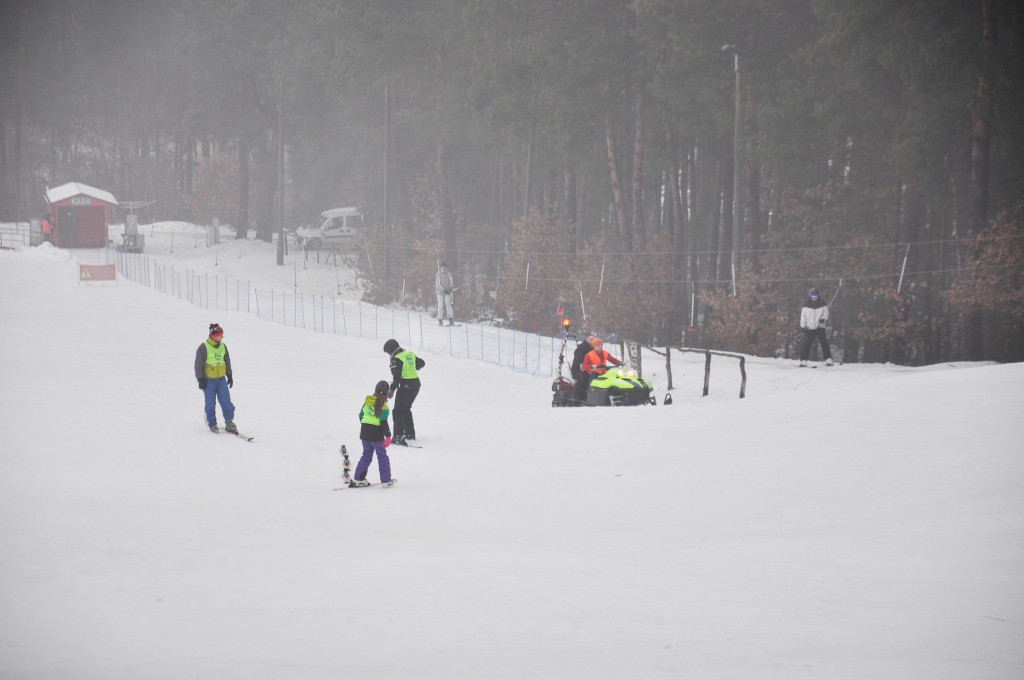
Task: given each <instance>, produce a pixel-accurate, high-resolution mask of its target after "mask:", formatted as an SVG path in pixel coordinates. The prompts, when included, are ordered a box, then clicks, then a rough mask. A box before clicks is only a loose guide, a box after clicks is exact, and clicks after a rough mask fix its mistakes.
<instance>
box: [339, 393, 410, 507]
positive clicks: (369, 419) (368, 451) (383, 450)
mask: <svg viewBox="0 0 1024 680" xmlns="http://www.w3.org/2000/svg"><path fill="white" fill-rule="evenodd" d="M389 389H390V388H389V386H388V383H387V382H386V381H384V380H381V381H380V382H378V383H377V386H376V387H375V388H374V389H373V394H371V395H369V396H367V397H366V399H364V400H363V407H362V408H361V409H360V410H359V422H360V426H359V439H361V440H362V442H363V457H362V458H360V459H359V463H358V464H357V465H356V476H355V478H354V479H353V480H352V482H350V483H349V486H351V487H360V486H370V483H369V482H368V481H366V473H367V472H369V470H370V462H371V461H373V454H374V453H376V454H377V469H378V470H379V471H380V485H381V486H394V485H395V482H397V481H398V480H397V479H395V478H394V477H392V476H391V459H390V458H388V446H390V445H391V428H390V427H388V391H389Z"/></svg>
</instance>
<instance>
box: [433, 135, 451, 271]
mask: <svg viewBox="0 0 1024 680" xmlns="http://www.w3.org/2000/svg"><path fill="white" fill-rule="evenodd" d="M437 183H438V186H437V193H438V203H439V204H440V205H439V206H438V208H439V209H440V211H441V214H440V218H441V236H442V238H443V239H444V249H445V251H446V252H447V256H446V257H448V258H453V257H454V256H455V251H456V240H455V219H454V217H453V215H452V196H451V188H450V187H449V186H448V141H447V140H446V139H445V138H444V136H442V137H441V138H440V139H439V140H438V142H437Z"/></svg>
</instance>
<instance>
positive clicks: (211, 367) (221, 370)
mask: <svg viewBox="0 0 1024 680" xmlns="http://www.w3.org/2000/svg"><path fill="white" fill-rule="evenodd" d="M205 344H206V377H207V378H210V379H211V380H212V379H215V378H223V377H224V376H226V375H227V374H228V365H227V364H226V363H225V362H224V357H225V356H226V355H227V353H228V347H227V345H225V344H224V343H223V342H222V343H220V344H219V345H214V344H213V343H212V342H210V340H209V339H207V340H206V343H205Z"/></svg>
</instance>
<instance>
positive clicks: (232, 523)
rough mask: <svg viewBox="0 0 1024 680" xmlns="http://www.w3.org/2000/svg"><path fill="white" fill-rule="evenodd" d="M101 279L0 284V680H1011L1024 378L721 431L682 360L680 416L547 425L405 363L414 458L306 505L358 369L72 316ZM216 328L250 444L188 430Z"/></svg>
mask: <svg viewBox="0 0 1024 680" xmlns="http://www.w3.org/2000/svg"><path fill="white" fill-rule="evenodd" d="M158 226H161V225H158ZM144 229H145V233H146V234H147V252H150V253H151V254H153V256H154V257H159V258H163V259H168V260H172V259H173V260H176V261H179V262H180V260H182V259H188V260H189V266H192V267H196V268H198V269H204V268H205V269H206V270H207V271H209V272H210V273H211V275H212V274H213V273H214V272H215V271H216V272H219V273H220V274H221V275H222V276H223V275H226V274H225V272H224V270H223V269H221V268H227V267H233V268H234V269H233V270H232V272H231V274H230V275H231V276H235V277H253V278H254V279H255V280H260V279H259V277H260V274H261V272H263V271H267V272H268V276H272V275H273V272H274V270H273V268H272V267H267V266H266V263H267V262H273V259H272V252H273V251H272V248H273V246H272V245H270V244H258V245H257V244H254V243H252V242H249V241H243V242H239V243H235V242H232V243H230V244H227V246H228V247H235V246H240V247H243V248H247V249H249V251H250V252H251V253H253V255H252V256H251V257H250V256H246V257H244V258H241V259H239V258H237V257H236V258H231V257H225V252H224V250H223V249H224V248H225V246H223V245H222V247H221V248H222V249H221V251H220V253H219V255H218V254H217V253H216V252H215V251H216V249H215V248H209V249H208V248H205V247H204V246H202V245H201V244H202V241H200V242H199V243H200V245H198V246H194V247H193V244H192V243H191V241H188V240H187V239H185V240H182V241H180V242H179V243H176V244H175V246H174V251H175V252H174V253H173V254H172V253H170V252H166V251H164V252H160V249H161V248H163V246H161V245H158V243H157V242H159V241H160V239H158V238H155V237H154V238H153V239H150V238H148V235H149V234H150V233H151V229H150V227H149V226H148V225H146V226H145V227H144ZM158 231H159V229H156V228H154V229H152V232H153V233H156V232H158ZM186 242H187V243H188V245H189V248H187V249H186V248H185V243H186ZM151 247H152V249H151ZM260 248H264V250H262V251H260V250H259V249H260ZM257 255H258V257H257ZM102 258H103V255H101V254H100V253H97V252H96V251H71V252H67V251H60V250H56V249H53V248H52V247H50V246H49V245H48V244H47V245H43V246H41V247H38V248H31V249H29V248H24V249H21V250H19V251H16V252H9V251H3V252H0V291H2V294H0V319H2V324H3V325H2V329H3V330H2V332H0V337H2V339H3V351H2V352H0V385H2V389H0V432H2V435H0V556H2V559H0V649H2V650H3V651H2V652H0V677H4V678H8V677H9V678H19V679H20V678H28V679H43V678H47V679H49V678H75V679H76V680H78V679H93V678H95V679H100V678H103V679H109V678H133V679H164V678H166V679H178V678H229V679H233V678H239V679H241V678H245V679H247V680H253V679H263V678H265V679H268V680H269V679H278V678H289V679H293V678H295V679H302V680H306V679H320V678H324V679H326V678H338V677H352V678H417V679H420V678H439V679H440V678H587V679H594V678H598V679H602V678H608V679H611V678H677V677H692V678H701V679H733V678H735V679H737V680H738V679H749V678H770V679H776V678H777V679H779V680H791V679H800V678H808V679H815V680H818V679H822V678H828V679H830V680H843V679H850V680H853V679H857V680H860V679H863V678H892V679H894V680H895V679H899V680H907V679H916V678H920V679H922V680H923V679H927V680H941V679H944V678H949V679H952V678H957V679H960V678H972V679H987V680H995V679H1006V680H1011V679H1016V678H1020V677H1024V541H1022V538H1024V512H1022V510H1024V458H1022V456H1021V453H1022V451H1024V446H1022V443H1024V427H1022V425H1021V420H1020V413H1021V406H1022V392H1021V388H1020V386H1021V384H1022V381H1024V365H1020V364H1015V365H988V364H946V365H941V366H930V367H925V368H916V369H913V368H906V367H897V366H883V365H853V364H847V365H844V366H836V367H834V368H821V369H819V370H809V369H798V368H796V367H795V366H794V364H793V362H789V361H780V360H773V359H764V358H757V357H749V358H748V360H747V373H748V384H747V398H745V399H742V400H741V399H739V398H738V384H739V376H738V371H737V370H736V369H735V367H734V366H732V365H730V364H729V363H728V360H726V359H722V358H718V357H716V358H715V360H714V365H713V366H714V367H713V374H712V384H711V388H712V389H711V394H710V395H709V396H708V397H701V396H700V390H701V387H702V384H703V374H702V366H703V358H702V357H699V356H697V357H686V356H680V357H678V358H677V359H676V363H675V364H674V366H673V372H674V382H675V386H676V389H675V390H674V391H673V396H674V399H675V404H674V405H672V406H668V407H665V406H656V407H636V408H621V409H612V408H605V409H583V408H581V409H553V408H551V407H550V400H551V392H550V378H541V377H534V376H531V375H528V374H524V373H520V372H515V371H511V370H508V369H507V368H503V367H501V366H497V365H493V364H489V363H485V362H481V361H474V360H468V359H459V358H454V357H450V356H447V355H444V354H434V353H431V352H430V351H429V350H428V351H427V352H425V353H424V358H425V360H426V362H427V365H426V367H425V368H424V370H423V371H422V378H423V390H422V392H421V394H420V397H419V399H418V401H417V402H416V405H415V407H414V414H415V416H416V422H417V433H418V434H419V435H420V439H421V441H420V443H421V444H423V447H424V448H422V449H413V450H410V449H400V448H399V447H397V446H392V447H391V458H392V467H393V470H394V474H395V476H396V477H397V478H398V479H399V480H400V481H399V484H398V486H397V487H396V488H394V489H380V488H371V489H365V490H352V489H346V490H343V491H332V489H333V488H335V487H338V486H340V481H341V461H340V456H339V454H338V448H339V445H340V444H342V443H345V444H347V446H348V448H349V451H350V452H353V453H355V452H357V451H358V449H359V442H358V431H359V426H358V422H357V418H356V414H357V411H358V409H359V405H360V404H361V402H362V399H363V397H364V395H365V394H367V393H368V392H369V391H370V390H372V387H373V385H374V384H375V383H376V381H377V380H380V379H382V378H386V377H387V370H386V367H387V357H386V356H385V355H384V354H383V352H382V351H381V344H382V343H381V341H380V340H378V339H371V338H366V339H362V338H357V337H347V336H335V335H330V334H323V333H313V332H309V331H306V330H303V329H301V328H291V327H288V326H284V325H281V324H276V323H269V322H266V321H261V320H260V319H258V318H256V317H255V316H253V315H250V314H245V313H241V312H224V311H219V312H217V313H216V314H217V316H216V318H212V317H211V314H212V313H211V312H210V311H208V310H205V309H202V308H199V307H195V306H192V305H190V304H188V303H187V302H184V301H181V300H178V299H176V298H174V297H171V296H168V295H164V294H161V293H158V292H155V291H154V290H152V289H150V288H147V287H144V286H140V285H136V284H133V283H131V282H127V281H121V282H120V283H118V284H116V285H114V284H94V285H78V282H77V264H78V262H79V261H81V262H84V263H87V264H94V263H96V262H97V261H100V260H102ZM215 262H216V264H215ZM289 264H293V263H291V262H289V263H286V266H285V267H283V268H282V267H279V268H277V270H282V269H285V270H288V275H289V276H290V275H292V274H293V272H294V271H297V268H296V267H295V266H294V264H293V266H292V269H289V267H288V266H287V265H289ZM304 271H306V272H307V273H309V272H310V271H311V270H304ZM320 275H321V272H313V273H311V274H309V276H308V277H307V279H308V280H307V281H304V282H302V283H303V285H306V284H308V285H309V286H310V288H309V289H310V290H312V289H313V288H315V287H316V286H317V285H319V283H318V282H317V280H316V277H317V276H320ZM322 275H323V280H324V284H323V285H325V286H328V287H329V286H333V285H335V281H334V271H333V268H330V269H329V270H326V271H324V272H322ZM283 278H285V279H287V280H288V282H289V283H290V279H288V277H283ZM274 283H275V282H274V281H273V280H264V282H263V283H262V284H261V285H263V286H265V287H271V286H272V285H273V284H274ZM319 292H322V291H319ZM211 321H217V322H218V323H220V324H221V325H222V326H223V327H224V329H225V341H226V342H227V343H228V346H229V347H230V349H231V355H232V360H233V365H234V370H235V378H236V380H235V388H234V390H233V391H232V396H233V399H234V401H235V404H236V406H237V409H238V410H237V415H236V421H237V422H238V424H239V427H240V429H241V430H242V431H243V432H246V433H248V434H252V435H255V437H256V440H255V441H254V442H253V443H245V442H243V441H241V440H240V439H237V438H235V437H230V436H225V435H217V436H215V435H211V434H210V433H209V432H208V431H207V430H206V428H205V425H204V422H203V417H202V396H201V394H200V392H199V391H198V390H197V389H196V385H195V381H194V379H193V377H192V360H193V357H194V352H195V349H196V347H197V346H198V344H199V343H200V342H201V341H202V340H203V338H204V336H205V329H206V327H207V325H208V324H209V323H210V322H211ZM645 367H646V368H647V371H646V372H647V373H648V376H647V377H648V378H650V379H651V380H652V382H653V383H654V384H655V387H656V391H657V393H658V395H659V400H660V397H662V396H663V395H664V393H665V386H666V381H665V375H664V370H663V369H662V368H661V367H660V366H659V364H658V359H657V358H656V357H653V356H652V357H650V358H648V357H645ZM357 457H358V456H356V455H354V456H353V465H354V464H355V461H356V459H357ZM370 470H371V471H370V475H369V476H370V479H371V480H373V481H376V480H377V468H376V463H374V464H373V465H372V466H371V468H370Z"/></svg>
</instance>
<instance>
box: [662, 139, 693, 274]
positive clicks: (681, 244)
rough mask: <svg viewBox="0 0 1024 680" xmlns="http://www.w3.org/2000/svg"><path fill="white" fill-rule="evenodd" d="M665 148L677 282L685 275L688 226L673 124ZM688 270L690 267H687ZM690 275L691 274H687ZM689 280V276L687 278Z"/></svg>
mask: <svg viewBox="0 0 1024 680" xmlns="http://www.w3.org/2000/svg"><path fill="white" fill-rule="evenodd" d="M665 146H667V147H668V158H669V161H668V186H669V193H670V194H672V195H671V199H672V250H673V251H674V252H675V257H674V258H673V263H672V272H673V277H672V278H674V279H675V280H677V281H678V280H680V279H681V278H682V277H681V274H683V252H685V251H686V249H687V248H686V240H685V236H686V225H685V221H684V220H685V216H686V215H685V212H684V211H683V197H682V194H681V193H680V190H679V145H678V144H677V143H676V134H675V130H674V129H673V127H672V124H671V123H666V124H665ZM687 269H688V267H687ZM686 274H687V275H688V274H689V272H686ZM687 278H689V276H687Z"/></svg>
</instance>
